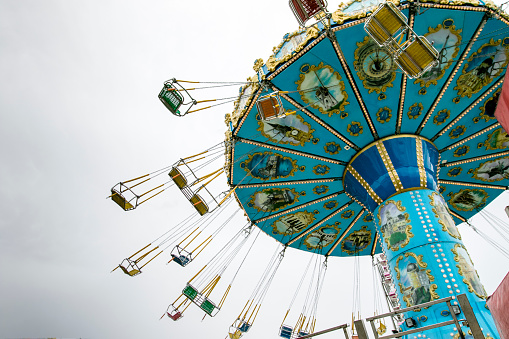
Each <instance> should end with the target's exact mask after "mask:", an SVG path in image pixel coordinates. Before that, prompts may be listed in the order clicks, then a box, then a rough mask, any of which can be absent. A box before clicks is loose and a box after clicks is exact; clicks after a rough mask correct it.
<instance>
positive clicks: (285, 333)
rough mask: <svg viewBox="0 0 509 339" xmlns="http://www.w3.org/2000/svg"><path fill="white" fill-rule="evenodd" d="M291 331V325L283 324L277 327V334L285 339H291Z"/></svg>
mask: <svg viewBox="0 0 509 339" xmlns="http://www.w3.org/2000/svg"><path fill="white" fill-rule="evenodd" d="M292 333H293V327H290V326H286V325H283V326H281V328H280V329H279V336H280V337H282V338H286V339H291V338H292Z"/></svg>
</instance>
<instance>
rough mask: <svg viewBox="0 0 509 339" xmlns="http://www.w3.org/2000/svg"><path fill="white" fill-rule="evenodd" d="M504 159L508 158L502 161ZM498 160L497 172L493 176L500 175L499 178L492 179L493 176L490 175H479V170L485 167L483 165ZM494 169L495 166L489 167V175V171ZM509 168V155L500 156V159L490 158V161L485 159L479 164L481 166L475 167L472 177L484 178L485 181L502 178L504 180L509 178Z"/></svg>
mask: <svg viewBox="0 0 509 339" xmlns="http://www.w3.org/2000/svg"><path fill="white" fill-rule="evenodd" d="M504 159H506V160H507V161H506V162H502V161H503V160H504ZM497 162H498V167H497V168H496V173H495V174H494V175H493V177H494V176H498V178H497V179H491V177H492V176H490V177H488V178H483V177H480V176H479V174H481V173H479V170H481V169H483V166H485V165H488V164H491V163H497ZM492 169H495V167H491V168H490V169H489V171H488V172H487V173H488V175H489V172H491V170H492ZM508 169H509V157H501V158H498V159H495V160H489V161H485V162H483V163H481V164H480V165H479V167H477V168H476V169H474V171H473V174H472V177H473V178H474V179H477V180H482V181H485V182H494V181H500V180H504V179H508V178H509V170H508ZM485 170H486V169H485Z"/></svg>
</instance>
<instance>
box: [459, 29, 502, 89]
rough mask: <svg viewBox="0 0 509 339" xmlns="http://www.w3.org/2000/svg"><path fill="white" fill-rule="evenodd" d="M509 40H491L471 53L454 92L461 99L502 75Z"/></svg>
mask: <svg viewBox="0 0 509 339" xmlns="http://www.w3.org/2000/svg"><path fill="white" fill-rule="evenodd" d="M508 45H509V38H504V39H501V40H494V39H491V40H490V42H488V43H486V44H484V45H482V46H481V47H480V48H479V49H478V50H477V52H475V53H473V54H472V55H471V56H470V58H469V59H468V61H467V63H466V64H465V66H464V67H463V71H462V75H460V77H459V78H458V81H457V83H456V84H457V85H456V87H454V90H457V91H458V95H459V96H461V97H464V96H467V97H469V98H470V97H471V96H472V94H475V93H477V92H479V91H480V90H481V89H482V88H483V87H484V86H486V85H488V84H489V83H491V82H492V81H493V79H494V78H496V77H497V76H499V75H500V73H502V72H503V71H504V70H505V68H506V66H507V62H508V60H509V59H508V54H509V53H508V50H507V47H508Z"/></svg>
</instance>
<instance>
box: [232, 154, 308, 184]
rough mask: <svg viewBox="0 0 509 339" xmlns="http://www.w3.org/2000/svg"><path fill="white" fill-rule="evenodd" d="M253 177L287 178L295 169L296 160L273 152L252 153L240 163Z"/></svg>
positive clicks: (266, 178)
mask: <svg viewBox="0 0 509 339" xmlns="http://www.w3.org/2000/svg"><path fill="white" fill-rule="evenodd" d="M240 167H241V168H243V169H244V170H245V171H246V172H247V173H248V174H249V175H251V176H252V177H254V178H258V179H262V180H269V179H277V178H288V177H289V176H293V175H294V172H295V171H296V170H297V168H298V166H297V160H293V159H291V158H289V157H285V156H282V155H281V154H277V153H273V152H263V153H259V152H257V153H253V154H250V155H249V158H248V159H247V160H246V161H244V162H242V163H241V164H240Z"/></svg>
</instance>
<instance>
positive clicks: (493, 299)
mask: <svg viewBox="0 0 509 339" xmlns="http://www.w3.org/2000/svg"><path fill="white" fill-rule="evenodd" d="M505 87H506V83H504V88H505ZM502 93H504V90H502ZM506 95H507V96H509V91H506ZM499 105H500V101H499ZM504 128H505V127H504ZM486 303H487V305H488V307H489V309H490V311H491V315H492V316H493V319H495V325H496V326H497V329H498V333H499V334H500V339H509V312H507V307H508V306H509V274H507V275H506V276H505V278H504V280H502V283H501V284H500V286H498V287H497V290H496V291H495V292H494V293H493V295H491V296H490V297H489V298H488V301H487V302H486Z"/></svg>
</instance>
